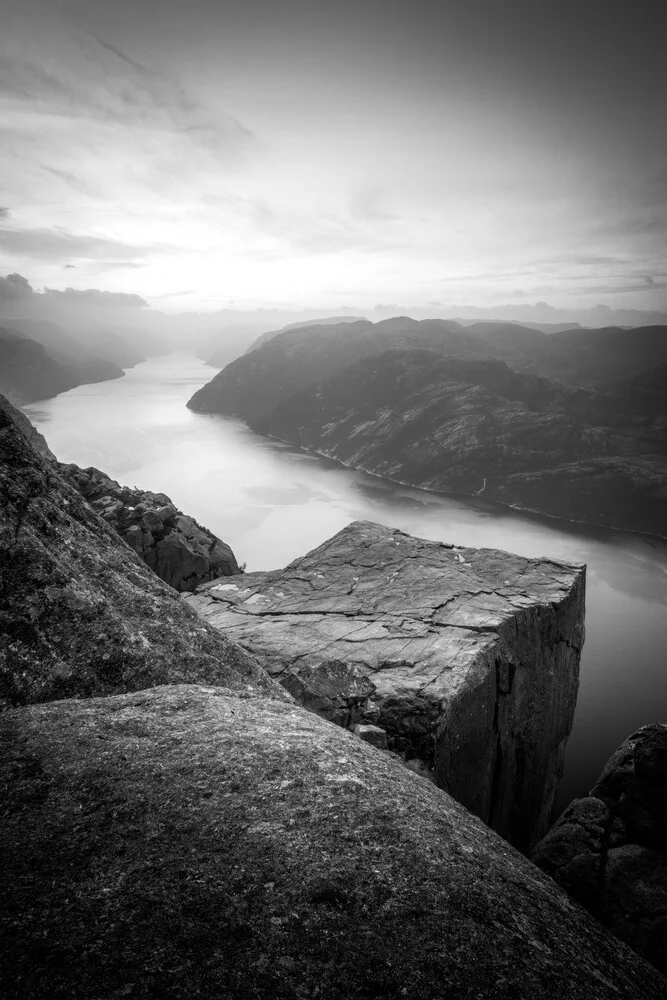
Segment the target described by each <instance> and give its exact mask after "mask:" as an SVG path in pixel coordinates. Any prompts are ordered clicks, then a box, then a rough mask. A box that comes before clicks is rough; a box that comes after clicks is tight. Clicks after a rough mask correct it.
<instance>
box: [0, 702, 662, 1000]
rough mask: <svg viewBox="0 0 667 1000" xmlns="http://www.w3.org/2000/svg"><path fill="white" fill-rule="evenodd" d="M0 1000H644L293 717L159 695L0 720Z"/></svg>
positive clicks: (505, 880)
mask: <svg viewBox="0 0 667 1000" xmlns="http://www.w3.org/2000/svg"><path fill="white" fill-rule="evenodd" d="M0 752H2V757H1V763H0V781H1V782H2V786H3V824H4V826H3V858H2V865H1V866H0V902H1V905H0V934H1V939H0V970H1V971H0V977H1V979H0V989H1V990H2V994H3V996H4V997H6V998H7V1000H35V998H38V997H58V998H60V997H62V998H68V1000H90V998H91V997H104V998H107V997H109V998H111V997H127V996H130V997H134V998H136V1000H154V998H155V997H168V998H174V1000H176V998H184V997H200V998H202V1000H220V998H222V997H224V998H226V1000H247V998H250V997H252V998H255V1000H296V998H306V997H308V998H309V997H316V998H319V1000H339V998H340V997H341V996H345V997H346V998H349V1000H370V998H377V1000H403V998H405V997H413V998H416V1000H436V998H443V997H452V998H454V997H455V998H457V1000H478V998H479V997H493V998H494V1000H535V998H538V997H539V998H540V1000H562V998H564V997H567V998H568V1000H590V998H593V997H594V998H595V1000H619V998H621V997H622V998H623V1000H664V997H665V989H666V986H667V984H666V983H665V980H664V979H663V978H662V976H660V975H659V973H658V972H656V971H655V970H654V969H652V968H651V967H650V966H648V965H646V964H645V963H644V962H643V961H642V960H641V959H640V958H639V957H638V956H636V955H634V954H633V953H632V952H631V951H629V949H627V948H625V946H624V945H622V944H621V943H620V942H618V941H616V940H615V939H614V938H612V937H611V936H610V935H609V934H608V933H607V932H606V931H605V930H604V929H603V928H601V927H599V926H598V925H597V924H595V922H594V921H593V920H592V919H591V918H590V917H589V916H588V915H587V914H585V913H584V912H583V911H582V910H581V909H580V908H579V907H578V906H576V905H575V904H573V903H572V902H571V901H570V900H569V899H568V898H567V896H566V895H565V894H564V893H563V892H561V890H559V889H558V887H557V886H556V885H555V883H554V882H553V881H552V880H551V879H548V878H547V877H546V876H544V875H543V874H542V873H541V872H539V871H538V870H537V869H536V868H535V867H534V866H533V865H531V864H530V862H528V861H527V860H526V859H525V858H523V857H521V856H520V855H519V854H517V853H516V852H515V851H513V850H512V849H511V848H510V847H509V845H507V844H506V843H504V842H503V841H502V840H501V839H500V838H499V837H497V836H496V835H495V834H494V833H493V832H492V831H491V830H489V829H488V828H486V827H484V825H483V824H482V823H480V822H479V820H477V819H475V818H474V817H473V816H472V815H471V814H470V813H468V812H467V811H466V810H465V809H463V808H462V807H461V806H460V805H458V804H457V803H456V802H454V801H453V799H451V798H450V797H449V796H448V795H446V794H445V793H444V792H442V791H440V790H439V789H437V788H435V787H434V786H433V785H432V784H430V783H429V782H427V781H424V780H423V779H421V778H419V777H418V776H416V775H414V774H411V773H410V772H409V771H408V770H407V769H406V768H404V767H402V766H401V765H400V763H398V762H397V761H395V760H393V759H391V757H389V756H388V755H386V754H384V753H382V752H381V751H378V750H375V749H374V748H373V747H370V746H368V745H367V744H365V743H362V742H361V741H360V740H357V739H356V738H355V737H354V736H352V734H351V733H348V732H345V731H344V730H342V729H339V728H337V727H336V726H332V725H329V724H328V723H326V722H325V721H323V720H321V719H318V718H317V716H315V715H313V714H311V713H308V712H305V711H303V710H302V709H299V708H298V707H297V706H294V705H288V704H281V703H278V702H275V701H269V700H266V699H260V698H254V697H253V698H245V699H242V698H238V697H236V698H233V697H228V696H225V695H224V693H223V692H222V691H221V690H220V689H219V688H214V689H211V688H202V687H198V686H192V685H188V686H174V687H161V688H155V689H153V690H151V691H144V692H141V693H135V694H127V695H120V696H117V697H113V698H103V699H92V700H85V701H62V702H58V703H55V704H51V705H40V706H32V707H30V708H24V709H16V710H13V711H9V712H5V713H4V714H3V715H2V716H0Z"/></svg>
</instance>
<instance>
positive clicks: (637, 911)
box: [532, 723, 667, 973]
mask: <svg viewBox="0 0 667 1000" xmlns="http://www.w3.org/2000/svg"><path fill="white" fill-rule="evenodd" d="M532 857H533V860H534V862H535V863H536V864H537V865H539V866H540V868H542V869H543V870H544V871H545V872H547V873H548V874H549V875H551V877H552V878H554V879H555V880H556V881H557V882H558V884H559V885H561V886H562V888H563V889H565V890H566V892H568V893H569V894H570V895H571V896H572V897H573V898H574V899H576V900H577V902H578V903H581V905H582V906H584V907H585V908H586V909H587V910H588V911H589V912H590V913H592V914H593V916H595V917H596V918H597V919H598V920H600V921H601V922H602V923H603V924H604V925H605V926H606V927H609V928H610V929H611V930H613V932H614V933H615V934H617V935H618V937H619V938H620V939H621V940H622V941H625V942H626V943H627V944H629V945H630V946H631V947H632V948H634V949H635V951H637V952H638V953H639V954H640V955H643V956H644V958H646V959H648V961H649V962H652V963H653V964H654V965H655V966H657V968H658V969H660V970H661V971H662V972H663V973H667V723H662V724H656V725H651V726H644V727H642V728H641V729H639V730H638V731H637V732H636V733H633V735H632V736H630V737H628V739H627V740H626V741H625V742H624V743H623V744H622V745H621V746H620V747H619V749H618V750H617V751H616V753H615V754H614V755H613V756H612V757H611V758H610V760H609V761H608V762H607V764H606V766H605V768H604V770H603V772H602V774H601V775H600V778H599V780H598V782H597V784H596V785H595V787H594V788H593V789H592V790H591V793H590V795H589V796H588V798H585V799H576V800H575V801H574V802H572V803H571V804H570V805H569V806H568V808H567V809H566V810H565V812H564V813H563V815H562V816H561V817H560V819H559V820H558V822H557V823H556V824H555V825H554V826H553V828H552V829H551V830H550V831H549V833H548V834H547V836H546V837H545V838H544V840H542V841H541V843H539V844H538V845H537V847H536V848H535V851H534V852H533V855H532Z"/></svg>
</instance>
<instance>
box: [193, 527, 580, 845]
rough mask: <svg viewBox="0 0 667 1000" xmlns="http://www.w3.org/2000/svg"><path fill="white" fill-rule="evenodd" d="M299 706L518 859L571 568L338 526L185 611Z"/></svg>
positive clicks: (575, 648)
mask: <svg viewBox="0 0 667 1000" xmlns="http://www.w3.org/2000/svg"><path fill="white" fill-rule="evenodd" d="M186 601H187V603H188V604H189V605H190V606H191V607H193V608H196V609H197V611H199V613H200V614H201V615H202V616H203V617H205V618H206V620H207V621H208V622H210V623H211V624H212V625H215V626H216V628H219V629H220V630H221V631H222V632H224V633H225V634H226V635H228V636H230V638H232V639H234V640H236V641H238V642H239V643H240V644H241V645H242V646H244V647H245V648H246V649H248V650H249V651H251V652H252V653H254V654H255V655H256V656H257V658H258V659H259V661H260V662H261V663H262V665H263V666H264V667H265V669H266V670H267V672H268V673H269V674H270V675H271V676H272V677H275V678H276V679H278V680H280V682H281V683H282V684H283V685H284V686H285V687H286V688H287V689H288V690H289V691H290V692H291V693H292V694H293V695H294V696H295V697H296V698H297V699H298V700H299V701H300V702H301V704H303V705H305V706H306V707H308V708H310V709H313V710H314V711H316V712H318V713H319V714H321V715H323V716H324V717H326V718H328V719H330V720H331V721H333V722H336V723H338V724H339V725H342V726H349V727H352V726H354V725H355V724H357V723H362V724H371V725H375V726H377V727H379V728H381V729H383V730H385V732H386V733H387V738H388V746H389V748H390V749H391V750H394V751H396V752H399V753H401V754H403V755H404V756H405V757H406V758H408V759H415V758H416V759H417V761H419V762H421V765H422V767H423V768H424V769H426V770H428V771H429V772H430V773H432V774H433V776H434V778H435V781H436V782H437V783H438V785H440V787H442V788H445V789H446V790H447V791H449V792H451V794H452V795H453V796H454V797H455V798H456V799H458V800H459V801H460V802H462V803H463V804H464V805H466V806H467V807H468V808H469V809H471V810H472V811H473V812H474V813H476V814H477V815H478V816H480V817H481V818H482V819H483V820H484V821H485V822H487V823H489V824H490V825H491V826H492V827H493V828H494V829H495V830H497V831H498V832H499V833H501V834H502V835H503V836H504V837H506V838H508V839H509V840H510V841H511V842H512V843H514V844H515V845H517V846H519V847H521V848H522V849H524V850H526V849H527V848H528V847H530V846H531V845H532V844H533V843H535V841H536V840H537V839H538V838H539V837H540V836H542V835H543V834H544V832H545V831H546V830H547V828H548V825H549V821H550V816H551V809H552V805H553V798H554V793H555V788H556V783H557V779H558V775H559V771H560V767H561V762H562V758H563V753H564V748H565V742H566V740H567V737H568V734H569V731H570V727H571V724H572V717H573V713H574V707H575V701H576V694H577V683H578V671H579V656H580V652H581V647H582V643H583V620H584V568H583V567H581V566H572V565H566V564H562V563H554V562H551V561H549V560H531V559H523V558H520V557H519V556H513V555H509V554H508V553H506V552H498V551H495V550H492V549H479V550H477V549H464V548H455V547H454V546H451V545H443V544H441V543H439V542H427V541H424V540H422V539H418V538H412V537H410V536H409V535H405V534H403V533H402V532H400V531H393V530H391V529H389V528H383V527H380V526H379V525H376V524H371V523H368V522H357V523H355V524H351V525H349V526H348V527H347V528H345V529H344V530H343V531H341V532H339V533H338V534H337V535H336V536H335V537H334V538H332V539H330V540H329V541H327V542H325V543H324V544H323V545H321V546H319V548H317V549H314V550H313V551H312V552H310V553H308V555H306V556H304V557H303V558H302V559H297V560H296V561H295V562H293V563H291V564H290V565H289V566H287V567H286V568H285V569H283V570H276V571H274V572H269V573H248V574H246V575H244V576H243V577H242V578H241V579H240V580H239V581H237V582H230V583H224V584H210V585H207V586H204V587H202V588H200V590H199V591H198V592H197V594H196V595H194V596H192V597H188V598H186Z"/></svg>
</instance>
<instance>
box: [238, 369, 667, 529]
mask: <svg viewBox="0 0 667 1000" xmlns="http://www.w3.org/2000/svg"><path fill="white" fill-rule="evenodd" d="M652 398H654V399H655V398H657V396H656V394H653V396H652ZM665 409H666V405H665V403H664V401H663V403H662V411H663V413H664V411H665ZM621 414H622V409H621V406H620V403H619V394H618V393H616V394H614V393H613V392H612V391H610V392H609V393H607V394H605V395H603V394H600V393H596V392H594V391H592V390H587V391H584V390H581V389H579V390H575V389H572V388H569V387H567V386H563V385H562V384H560V383H558V382H554V381H553V380H549V379H546V378H543V377H539V376H534V375H527V374H519V373H517V372H515V371H513V369H511V368H510V367H509V366H508V365H506V364H505V363H504V362H501V361H495V360H491V359H471V360H463V359H455V358H441V357H438V355H436V354H435V353H433V352H430V351H428V352H427V351H387V352H385V353H383V354H379V355H374V356H372V357H367V358H365V359H363V360H361V361H359V362H358V363H357V364H355V365H353V366H351V367H350V368H348V369H346V370H345V371H344V372H343V373H342V374H340V375H339V376H337V377H335V378H331V379H328V380H326V381H323V382H320V383H318V384H317V385H315V386H313V387H312V388H310V389H309V390H307V391H305V392H302V393H300V394H294V395H292V396H290V397H289V398H287V399H285V400H284V401H283V402H282V403H280V404H279V405H277V406H276V407H275V408H274V409H273V410H272V412H271V413H270V414H268V415H267V416H264V417H263V418H261V419H258V420H255V422H254V426H255V428H256V429H257V430H259V431H260V432H262V433H264V434H269V435H271V436H274V437H278V438H280V439H282V440H284V441H289V442H290V443H292V444H295V445H297V446H299V447H301V448H304V449H306V450H310V451H316V452H319V453H321V454H324V455H328V456H330V457H332V458H335V459H338V460H339V461H341V462H343V463H344V464H346V465H350V466H352V467H354V468H362V469H365V470H367V471H369V472H373V473H376V474H378V475H381V476H385V477H387V478H390V479H396V480H398V481H400V482H406V483H410V484H411V485H413V486H419V487H423V488H427V489H433V490H439V491H442V492H460V493H468V494H483V495H484V496H485V497H487V498H488V499H495V500H499V501H501V502H503V503H507V504H512V505H515V506H518V507H524V508H527V509H532V510H538V511H542V512H544V513H547V514H552V515H555V516H561V517H567V518H571V519H573V520H582V521H592V522H595V523H598V524H606V525H610V526H612V527H619V528H629V529H633V530H640V531H647V532H653V533H656V534H661V535H665V534H667V504H666V503H665V498H666V497H667V433H666V431H667V416H661V415H659V414H651V413H649V414H648V416H646V417H645V419H643V420H640V421H637V422H633V419H632V417H631V416H630V415H626V416H625V418H622V417H621ZM619 422H620V426H619ZM610 425H611V426H610Z"/></svg>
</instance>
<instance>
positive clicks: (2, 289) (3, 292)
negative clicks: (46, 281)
mask: <svg viewBox="0 0 667 1000" xmlns="http://www.w3.org/2000/svg"><path fill="white" fill-rule="evenodd" d="M32 295H33V290H32V287H31V285H30V282H29V281H28V279H27V278H24V277H23V275H22V274H8V275H7V276H6V277H5V278H3V277H0V300H2V301H6V300H12V301H17V300H18V299H24V300H25V299H29V298H30V297H31V296H32Z"/></svg>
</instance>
